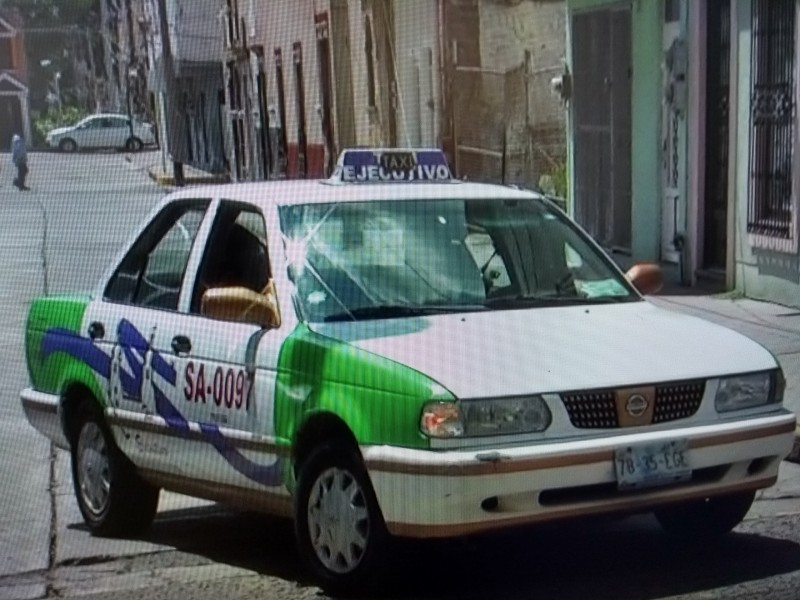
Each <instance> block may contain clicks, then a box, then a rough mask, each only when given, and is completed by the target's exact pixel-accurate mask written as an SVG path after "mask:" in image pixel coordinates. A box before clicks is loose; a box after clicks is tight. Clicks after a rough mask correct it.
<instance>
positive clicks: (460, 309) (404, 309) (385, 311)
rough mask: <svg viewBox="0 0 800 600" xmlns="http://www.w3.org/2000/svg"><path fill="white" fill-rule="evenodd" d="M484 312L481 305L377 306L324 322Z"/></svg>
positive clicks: (328, 318) (353, 310) (351, 310)
mask: <svg viewBox="0 0 800 600" xmlns="http://www.w3.org/2000/svg"><path fill="white" fill-rule="evenodd" d="M481 310H486V306H484V305H483V304H453V305H449V304H424V305H414V304H377V305H374V306H361V307H358V308H351V309H349V310H348V311H347V312H341V313H334V314H332V315H328V316H327V317H325V319H324V320H325V321H326V322H332V321H352V320H359V319H397V318H401V317H421V316H426V315H435V314H448V313H466V312H475V311H481Z"/></svg>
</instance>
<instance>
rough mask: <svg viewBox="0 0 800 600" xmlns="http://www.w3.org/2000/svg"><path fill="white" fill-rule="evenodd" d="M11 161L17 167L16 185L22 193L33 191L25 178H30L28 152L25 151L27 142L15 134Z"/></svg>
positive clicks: (12, 139) (12, 140) (12, 141)
mask: <svg viewBox="0 0 800 600" xmlns="http://www.w3.org/2000/svg"><path fill="white" fill-rule="evenodd" d="M11 160H12V161H13V162H14V166H15V167H17V177H16V179H14V185H15V186H17V189H19V190H20V191H27V190H29V189H31V188H29V187H28V186H26V185H25V178H26V177H27V176H28V152H27V150H26V149H25V140H23V139H22V136H20V135H18V134H14V137H13V138H11Z"/></svg>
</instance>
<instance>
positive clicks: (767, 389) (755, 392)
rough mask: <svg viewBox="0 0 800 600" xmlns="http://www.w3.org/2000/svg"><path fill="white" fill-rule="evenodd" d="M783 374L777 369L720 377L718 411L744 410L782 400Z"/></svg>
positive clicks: (715, 401)
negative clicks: (781, 383) (781, 381)
mask: <svg viewBox="0 0 800 600" xmlns="http://www.w3.org/2000/svg"><path fill="white" fill-rule="evenodd" d="M781 375H782V374H781V372H780V370H777V371H768V372H765V373H754V374H752V375H737V376H735V377H724V378H722V379H720V380H719V388H717V395H716V398H715V399H714V404H715V406H716V408H717V412H731V411H734V410H744V409H746V408H755V407H757V406H764V405H767V404H774V403H779V402H781V400H782V399H783V398H782V396H783V394H782V390H781V387H782V386H781V385H780V380H781Z"/></svg>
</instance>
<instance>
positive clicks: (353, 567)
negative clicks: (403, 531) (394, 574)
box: [295, 444, 388, 593]
mask: <svg viewBox="0 0 800 600" xmlns="http://www.w3.org/2000/svg"><path fill="white" fill-rule="evenodd" d="M295 533H296V536H297V543H298V548H299V551H300V554H301V556H302V557H303V559H304V560H305V562H306V563H307V564H308V565H309V567H310V568H311V570H312V572H313V573H314V574H315V575H316V577H317V579H318V580H319V582H320V585H321V586H322V587H323V588H325V589H327V590H328V591H333V592H338V593H343V592H354V591H363V590H364V589H365V588H366V587H367V583H368V582H369V581H370V578H372V577H373V576H374V575H375V574H376V571H377V570H378V569H379V568H380V566H381V562H382V560H381V559H382V557H383V550H384V547H385V544H386V542H387V537H388V535H387V533H386V527H385V524H384V522H383V516H382V515H381V512H380V509H379V508H378V502H377V500H376V498H375V493H374V491H373V490H372V485H371V483H370V481H369V477H368V475H367V472H366V470H365V468H364V465H363V463H362V462H361V459H360V458H359V457H358V455H357V454H356V452H355V451H353V450H351V449H349V448H348V447H347V446H346V445H344V444H335V445H331V444H325V445H321V446H319V447H318V448H317V449H315V450H314V451H312V453H311V454H310V456H309V457H308V458H307V459H306V460H305V461H304V463H303V464H302V465H301V467H300V476H299V479H298V484H297V494H296V497H295Z"/></svg>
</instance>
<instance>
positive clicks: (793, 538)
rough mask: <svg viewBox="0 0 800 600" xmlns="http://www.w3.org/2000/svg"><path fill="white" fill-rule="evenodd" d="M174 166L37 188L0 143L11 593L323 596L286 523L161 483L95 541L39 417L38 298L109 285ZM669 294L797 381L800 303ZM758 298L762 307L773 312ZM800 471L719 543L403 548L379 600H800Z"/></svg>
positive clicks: (70, 176) (483, 543)
mask: <svg viewBox="0 0 800 600" xmlns="http://www.w3.org/2000/svg"><path fill="white" fill-rule="evenodd" d="M159 161H160V155H159V154H158V153H156V152H147V153H141V154H138V155H135V156H133V157H128V156H127V155H126V154H123V153H113V152H112V153H93V154H77V155H71V156H65V155H60V154H37V153H32V154H31V157H30V162H31V175H30V179H29V182H30V186H31V188H32V191H30V192H19V191H17V190H16V189H15V188H14V187H12V186H11V179H12V178H13V175H12V173H11V168H10V164H9V160H8V155H3V154H0V315H2V321H0V328H1V331H2V335H0V358H2V360H3V364H4V365H5V369H4V370H3V373H2V376H1V377H0V393H2V396H0V450H1V451H2V452H3V460H2V461H0V600H5V599H12V598H13V599H19V600H27V599H33V598H75V599H77V598H91V599H93V600H94V599H96V600H100V599H109V600H110V599H112V598H113V599H115V600H128V599H131V600H132V599H134V598H136V599H139V598H147V599H152V600H157V599H161V598H164V599H169V600H183V599H188V598H198V599H206V598H208V599H209V600H211V599H214V600H220V599H223V598H224V599H231V600H234V599H237V600H238V599H242V600H244V599H251V598H270V599H272V598H276V599H283V598H286V599H289V598H301V599H306V598H324V597H325V595H324V594H322V593H321V592H320V591H319V590H318V589H317V588H316V587H314V586H313V585H311V584H310V583H309V581H308V579H307V577H306V575H305V574H304V571H303V569H302V567H301V565H300V562H299V560H298V557H297V555H296V552H295V550H294V542H293V537H292V526H291V523H288V522H286V521H282V520H277V519H270V518H265V517H261V516H257V515H251V514H241V513H234V512H229V511H227V510H225V509H224V508H222V507H218V506H216V505H212V504H209V503H205V502H200V501H197V500H194V499H190V498H185V497H182V496H178V495H175V494H162V500H161V504H160V507H159V515H158V517H157V519H156V522H155V523H154V525H153V527H151V529H150V530H149V531H148V532H147V533H146V534H145V535H144V536H143V537H142V538H141V539H135V540H132V539H128V540H107V539H99V538H95V537H92V536H90V535H89V533H88V532H87V530H86V529H85V527H84V526H83V524H82V521H81V518H80V515H79V513H78V510H77V506H76V503H75V501H74V499H73V495H72V483H71V478H70V474H69V463H68V460H67V455H66V453H64V452H61V451H58V452H54V451H53V450H52V449H51V447H50V445H49V443H48V442H47V441H46V440H45V439H44V438H42V437H41V436H39V435H38V434H37V433H36V432H35V431H34V430H33V429H32V428H31V427H30V426H29V425H28V424H27V422H26V421H25V418H24V416H23V414H22V410H21V408H20V404H19V400H18V394H19V390H20V389H21V388H23V387H25V386H26V385H27V382H28V376H27V373H26V370H25V363H24V354H23V333H24V319H25V314H26V310H27V306H28V304H29V302H30V300H31V299H32V298H33V297H34V296H36V295H38V294H41V293H44V292H48V293H58V292H62V291H77V290H86V289H89V288H91V287H92V286H93V285H94V284H95V283H96V281H97V279H98V277H99V276H100V275H101V273H102V271H103V269H104V268H105V266H106V265H107V263H108V262H109V260H110V258H111V257H112V255H113V254H115V253H116V252H117V251H118V250H119V249H120V247H121V246H122V244H123V243H124V241H125V239H126V238H127V237H129V235H130V234H131V233H132V230H133V228H134V227H135V226H136V225H137V224H138V223H139V222H140V221H141V219H142V217H143V216H144V215H145V214H146V213H147V212H148V211H149V210H150V209H151V208H152V207H153V206H154V204H155V203H156V202H157V201H158V200H159V198H161V197H162V196H163V194H164V193H165V192H166V191H168V190H167V188H164V187H161V186H159V185H157V184H156V183H155V182H153V181H152V180H151V179H150V177H149V176H148V175H147V171H146V167H148V166H151V165H153V164H156V163H158V162H159ZM660 302H661V303H662V304H663V305H665V306H667V307H668V308H671V309H674V310H681V311H684V312H689V313H692V314H698V315H699V316H701V317H704V318H711V319H712V320H717V321H720V322H724V323H725V324H728V325H732V326H734V327H737V328H740V329H743V330H744V331H745V332H746V333H749V334H750V335H753V336H754V337H756V338H758V339H759V341H762V343H765V345H768V344H769V343H775V344H777V345H778V352H776V353H777V354H779V357H780V358H781V361H782V362H783V363H784V366H785V368H787V369H792V372H791V373H787V375H789V376H790V379H791V381H795V380H800V368H798V372H797V373H795V372H794V368H793V365H796V364H797V363H796V362H795V361H796V358H797V356H798V355H800V354H798V352H800V324H798V326H797V331H794V329H793V326H791V325H790V323H792V321H790V318H791V317H792V315H791V314H789V313H788V312H787V311H785V310H784V311H783V313H781V311H773V312H775V315H773V316H764V315H763V314H762V313H759V316H758V317H757V318H751V319H750V320H749V322H746V321H743V318H742V317H741V315H738V316H737V314H735V311H734V312H731V311H732V310H733V309H731V310H730V311H728V309H727V308H726V309H724V310H722V309H721V308H720V306H722V305H719V304H718V303H714V302H713V301H712V300H705V299H701V300H699V301H691V300H687V299H683V300H681V299H669V298H667V299H662V300H660ZM726 306H727V305H726ZM746 306H747V307H748V310H749V311H750V313H749V314H751V316H752V313H753V311H756V310H764V308H763V307H760V308H759V307H754V306H751V305H750V304H747V305H746ZM721 310H722V312H720V311H721ZM725 311H728V312H725ZM779 313H780V314H779ZM784 313H785V314H784ZM776 315H777V316H776ZM781 315H782V316H781ZM773 317H774V318H773ZM737 324H738V325H737ZM770 336H772V337H770ZM792 336H793V337H792ZM770 340H773V341H772V342H770ZM795 346H797V347H796V348H795ZM791 381H790V384H791ZM791 385H796V384H791ZM794 389H795V390H796V389H797V388H796V387H794ZM798 482H800V467H797V466H796V465H792V464H789V463H785V464H784V465H783V466H782V473H781V480H780V482H779V485H778V486H776V487H775V488H773V489H772V490H769V491H768V492H766V493H765V494H763V495H762V497H761V499H760V500H759V502H757V503H756V506H755V507H754V509H753V511H752V512H751V514H750V516H749V517H748V519H747V520H746V521H745V523H743V524H742V525H741V526H740V527H739V528H738V529H737V530H736V532H735V534H734V535H732V536H730V537H729V538H728V539H727V540H726V541H725V543H724V544H721V545H719V546H715V547H705V546H702V545H695V546H691V547H686V546H679V545H676V544H674V543H671V542H670V541H669V540H668V539H667V538H666V537H665V536H663V535H662V534H661V532H660V530H659V529H658V527H657V526H656V525H655V522H654V520H653V519H652V518H651V517H649V516H641V517H635V518H630V519H625V520H619V521H617V520H600V521H598V520H592V521H584V522H579V523H570V524H568V525H558V526H548V527H539V528H531V529H525V530H522V531H517V532H514V533H513V534H503V535H494V536H487V537H480V538H470V539H467V540H448V541H425V542H398V543H397V544H396V545H394V546H393V548H392V552H393V553H392V559H393V560H392V564H393V566H392V569H391V570H390V572H389V573H388V574H387V575H386V581H385V586H383V587H384V589H385V593H383V594H381V595H380V596H379V597H380V598H398V599H400V598H402V599H406V598H408V599H412V598H414V599H416V598H426V599H427V598H430V599H435V598H466V599H475V600H477V599H485V598H509V599H517V598H519V599H522V598H530V597H536V598H558V599H567V600H569V599H579V598H580V599H583V598H621V599H627V598H630V599H634V598H641V599H656V598H686V599H693V600H700V599H706V598H757V597H767V596H769V597H770V598H771V600H777V599H796V598H800V591H798V590H800V527H799V526H798V525H799V524H800V500H798V496H800V483H798Z"/></svg>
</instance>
